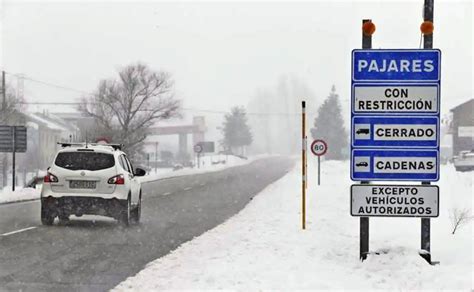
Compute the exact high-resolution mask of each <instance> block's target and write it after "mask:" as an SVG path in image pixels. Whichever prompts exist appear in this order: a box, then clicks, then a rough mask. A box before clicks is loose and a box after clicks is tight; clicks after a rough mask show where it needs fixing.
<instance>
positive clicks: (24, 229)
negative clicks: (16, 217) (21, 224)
mask: <svg viewBox="0 0 474 292" xmlns="http://www.w3.org/2000/svg"><path fill="white" fill-rule="evenodd" d="M35 228H37V227H36V226H32V227H27V228H23V229H20V230H15V231H11V232H7V233H3V234H2V236H8V235H12V234H16V233H20V232H23V231H27V230H31V229H35Z"/></svg>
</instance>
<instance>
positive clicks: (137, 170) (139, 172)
mask: <svg viewBox="0 0 474 292" xmlns="http://www.w3.org/2000/svg"><path fill="white" fill-rule="evenodd" d="M134 174H135V175H136V176H144V175H145V174H146V171H145V170H143V169H141V168H139V167H137V168H135V172H134Z"/></svg>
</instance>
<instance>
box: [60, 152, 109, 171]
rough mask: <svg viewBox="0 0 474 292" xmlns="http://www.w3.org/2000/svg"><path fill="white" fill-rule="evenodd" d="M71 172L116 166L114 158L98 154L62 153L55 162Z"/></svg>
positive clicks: (105, 154)
mask: <svg viewBox="0 0 474 292" xmlns="http://www.w3.org/2000/svg"><path fill="white" fill-rule="evenodd" d="M54 164H56V165H57V166H59V167H62V168H66V169H69V170H101V169H106V168H110V167H113V166H114V165H115V159H114V156H113V155H111V154H107V153H97V152H61V153H59V154H58V156H57V157H56V161H55V162H54Z"/></svg>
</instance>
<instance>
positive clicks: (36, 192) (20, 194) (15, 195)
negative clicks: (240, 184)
mask: <svg viewBox="0 0 474 292" xmlns="http://www.w3.org/2000/svg"><path fill="white" fill-rule="evenodd" d="M263 157H264V156H255V157H251V158H249V159H241V158H239V157H236V156H231V155H229V156H228V157H227V158H226V157H225V155H222V156H220V155H214V156H205V157H203V158H202V159H201V166H200V168H194V169H191V168H183V169H180V170H177V171H173V170H172V169H171V168H165V169H157V172H156V173H155V172H154V170H152V171H151V172H150V174H148V175H146V176H145V177H142V178H140V180H141V182H142V183H145V182H149V181H154V180H159V179H164V178H171V177H178V176H183V175H192V174H198V173H206V172H213V171H220V170H223V169H226V168H229V167H234V166H239V165H244V164H248V163H250V162H252V161H254V160H256V159H260V158H263ZM225 160H226V161H227V162H226V163H225V164H221V163H219V164H213V162H214V163H216V162H217V161H225ZM40 193H41V185H39V188H38V189H31V188H17V189H16V190H15V192H12V191H11V186H8V187H5V188H4V189H3V191H0V204H2V203H11V202H19V201H25V200H35V199H39V198H40Z"/></svg>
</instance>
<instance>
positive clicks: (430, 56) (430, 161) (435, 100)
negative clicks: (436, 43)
mask: <svg viewBox="0 0 474 292" xmlns="http://www.w3.org/2000/svg"><path fill="white" fill-rule="evenodd" d="M440 66H441V51H440V50H437V49H434V50H431V49H430V50H427V49H419V50H412V49H398V50H372V49H370V50H353V51H352V90H351V102H352V104H351V179H352V180H357V181H374V180H405V181H436V180H438V179H439V158H438V157H439V113H440V79H441V78H440V77H441V67H440Z"/></svg>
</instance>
